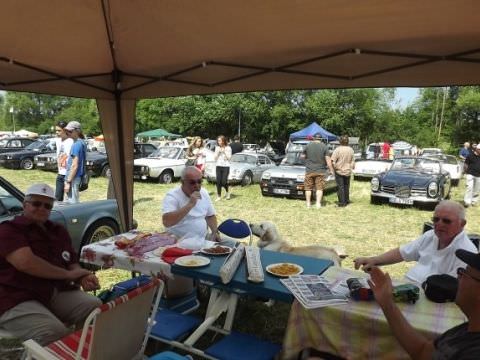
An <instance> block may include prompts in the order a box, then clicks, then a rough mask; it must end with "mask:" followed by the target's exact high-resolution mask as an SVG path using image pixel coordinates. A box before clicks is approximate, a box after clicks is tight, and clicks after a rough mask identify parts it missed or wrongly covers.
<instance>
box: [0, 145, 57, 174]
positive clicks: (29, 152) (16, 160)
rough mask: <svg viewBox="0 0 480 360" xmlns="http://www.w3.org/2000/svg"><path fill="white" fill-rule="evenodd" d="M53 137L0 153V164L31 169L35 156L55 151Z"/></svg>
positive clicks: (33, 165) (7, 166) (11, 167)
mask: <svg viewBox="0 0 480 360" xmlns="http://www.w3.org/2000/svg"><path fill="white" fill-rule="evenodd" d="M55 148H56V145H55V139H54V138H52V139H48V140H37V141H35V142H33V143H31V144H30V145H27V147H26V148H25V149H23V150H20V151H15V152H7V153H3V154H0V166H3V167H6V168H10V169H23V170H32V169H33V168H34V167H35V164H34V158H35V156H37V155H39V154H43V153H48V152H51V151H55Z"/></svg>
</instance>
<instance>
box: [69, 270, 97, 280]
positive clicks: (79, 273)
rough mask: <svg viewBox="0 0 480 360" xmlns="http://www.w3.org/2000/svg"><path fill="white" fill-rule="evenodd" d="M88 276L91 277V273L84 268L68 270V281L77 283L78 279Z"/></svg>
mask: <svg viewBox="0 0 480 360" xmlns="http://www.w3.org/2000/svg"><path fill="white" fill-rule="evenodd" d="M87 275H91V272H90V271H88V270H86V269H82V268H73V269H71V270H67V277H66V280H70V281H77V280H78V279H80V278H82V277H84V276H87Z"/></svg>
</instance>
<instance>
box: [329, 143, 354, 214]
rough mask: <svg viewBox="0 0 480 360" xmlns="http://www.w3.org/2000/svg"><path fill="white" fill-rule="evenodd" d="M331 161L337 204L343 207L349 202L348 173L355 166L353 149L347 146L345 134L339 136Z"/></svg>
mask: <svg viewBox="0 0 480 360" xmlns="http://www.w3.org/2000/svg"><path fill="white" fill-rule="evenodd" d="M331 161H332V165H333V168H334V169H335V181H336V182H337V195H338V206H340V207H344V206H347V205H348V204H349V203H350V175H351V174H352V170H353V169H354V168H355V156H354V152H353V149H352V148H351V147H350V146H348V136H347V135H342V136H341V137H340V146H339V147H337V148H336V149H335V150H334V151H333V154H332V157H331Z"/></svg>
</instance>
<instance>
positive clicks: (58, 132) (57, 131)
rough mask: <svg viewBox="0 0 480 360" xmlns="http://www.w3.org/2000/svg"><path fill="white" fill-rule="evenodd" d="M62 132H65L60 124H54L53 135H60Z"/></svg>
mask: <svg viewBox="0 0 480 360" xmlns="http://www.w3.org/2000/svg"><path fill="white" fill-rule="evenodd" d="M63 134H65V132H64V131H63V129H62V128H61V127H60V126H55V135H57V136H58V137H62V135H63Z"/></svg>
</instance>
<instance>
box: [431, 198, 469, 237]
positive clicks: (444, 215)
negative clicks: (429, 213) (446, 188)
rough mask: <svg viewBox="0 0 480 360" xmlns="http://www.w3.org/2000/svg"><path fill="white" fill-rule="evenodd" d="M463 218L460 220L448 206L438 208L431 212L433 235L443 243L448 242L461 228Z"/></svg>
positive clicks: (463, 224) (463, 221)
mask: <svg viewBox="0 0 480 360" xmlns="http://www.w3.org/2000/svg"><path fill="white" fill-rule="evenodd" d="M464 226H465V220H462V219H460V218H459V217H458V215H457V214H456V213H455V211H453V210H452V209H449V208H448V207H443V208H438V209H436V210H435V213H434V214H433V228H434V231H435V235H437V237H438V239H439V240H440V241H441V242H442V243H444V244H449V243H450V242H451V241H452V240H453V238H454V237H455V236H457V235H458V233H460V232H461V231H462V230H463V227H464Z"/></svg>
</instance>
